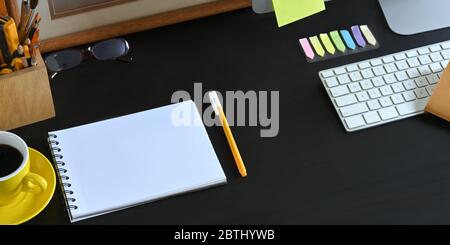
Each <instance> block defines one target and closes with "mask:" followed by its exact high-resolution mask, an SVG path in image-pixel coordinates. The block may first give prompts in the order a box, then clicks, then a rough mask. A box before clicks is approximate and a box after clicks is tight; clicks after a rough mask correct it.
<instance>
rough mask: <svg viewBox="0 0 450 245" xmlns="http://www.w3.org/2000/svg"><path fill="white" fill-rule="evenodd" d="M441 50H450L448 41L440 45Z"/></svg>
mask: <svg viewBox="0 0 450 245" xmlns="http://www.w3.org/2000/svg"><path fill="white" fill-rule="evenodd" d="M441 47H442V48H443V49H450V41H447V42H444V43H442V44H441Z"/></svg>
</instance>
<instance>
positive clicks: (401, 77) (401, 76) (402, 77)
mask: <svg viewBox="0 0 450 245" xmlns="http://www.w3.org/2000/svg"><path fill="white" fill-rule="evenodd" d="M395 77H396V78H397V81H404V80H406V79H408V78H409V77H408V74H406V72H405V71H399V72H397V73H395Z"/></svg>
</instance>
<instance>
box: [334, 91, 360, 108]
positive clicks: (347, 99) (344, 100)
mask: <svg viewBox="0 0 450 245" xmlns="http://www.w3.org/2000/svg"><path fill="white" fill-rule="evenodd" d="M335 101H336V105H337V106H338V107H343V106H347V105H352V104H355V103H357V102H358V100H357V99H356V96H355V95H353V94H349V95H344V96H341V97H338V98H336V99H335Z"/></svg>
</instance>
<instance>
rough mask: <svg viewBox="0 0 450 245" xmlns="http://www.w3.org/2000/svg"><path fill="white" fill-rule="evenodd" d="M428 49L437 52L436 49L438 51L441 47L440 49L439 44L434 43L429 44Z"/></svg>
mask: <svg viewBox="0 0 450 245" xmlns="http://www.w3.org/2000/svg"><path fill="white" fill-rule="evenodd" d="M430 50H431V52H437V51H440V50H442V49H441V46H440V45H439V44H434V45H431V46H430Z"/></svg>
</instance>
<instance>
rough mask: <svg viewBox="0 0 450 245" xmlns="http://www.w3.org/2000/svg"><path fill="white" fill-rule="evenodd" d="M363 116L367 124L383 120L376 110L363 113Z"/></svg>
mask: <svg viewBox="0 0 450 245" xmlns="http://www.w3.org/2000/svg"><path fill="white" fill-rule="evenodd" d="M363 117H364V120H365V121H366V123H367V124H373V123H377V122H379V121H381V118H380V116H379V115H378V113H377V112H376V111H371V112H367V113H365V114H363Z"/></svg>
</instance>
